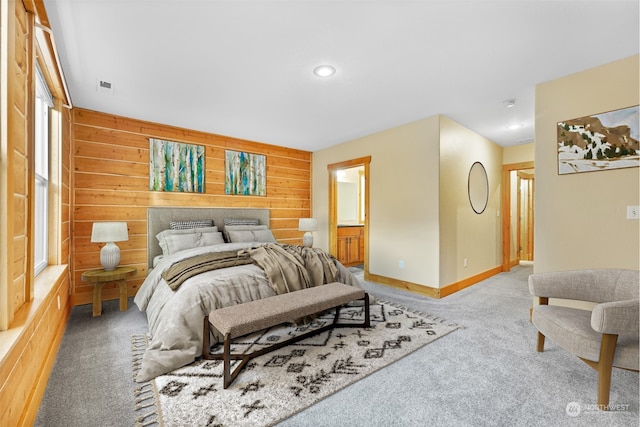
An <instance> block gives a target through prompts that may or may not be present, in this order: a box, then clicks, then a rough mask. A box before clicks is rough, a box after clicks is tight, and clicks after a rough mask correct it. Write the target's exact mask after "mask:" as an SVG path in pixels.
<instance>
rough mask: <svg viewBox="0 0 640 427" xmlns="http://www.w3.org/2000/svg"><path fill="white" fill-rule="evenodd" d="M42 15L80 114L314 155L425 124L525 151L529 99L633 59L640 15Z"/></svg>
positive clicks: (320, 9)
mask: <svg viewBox="0 0 640 427" xmlns="http://www.w3.org/2000/svg"><path fill="white" fill-rule="evenodd" d="M45 5H46V9H47V13H48V15H49V19H50V21H51V25H52V29H53V31H54V35H55V40H56V44H57V47H58V50H59V55H60V59H61V63H62V68H63V71H64V74H65V77H66V81H67V84H68V87H69V92H70V94H71V99H72V103H73V105H74V106H75V107H81V108H87V109H91V110H97V111H102V112H106V113H112V114H117V115H122V116H126V117H132V118H138V119H143V120H148V121H153V122H159V123H164V124H169V125H173V126H178V127H183V128H188V129H194V130H200V131H205V132H211V133H216V134H221V135H229V136H233V137H238V138H244V139H249V140H254V141H259V142H264V143H269V144H275V145H281V146H287V147H293V148H299V149H304V150H309V151H316V150H319V149H321V148H324V147H328V146H331V145H335V144H339V143H341V142H345V141H349V140H352V139H354V138H357V137H361V136H364V135H368V134H371V133H374V132H377V131H380V130H383V129H388V128H391V127H394V126H398V125H401V124H404V123H408V122H411V121H414V120H418V119H421V118H425V117H429V116H433V115H436V114H443V115H445V116H447V117H449V118H451V119H453V120H455V121H457V122H458V123H460V124H462V125H464V126H466V127H468V128H470V129H472V130H474V131H476V132H477V133H479V134H481V135H484V136H485V137H487V138H489V139H491V140H493V141H495V142H496V143H498V144H500V145H503V146H509V145H514V144H519V143H523V142H531V141H533V136H534V127H533V124H534V123H533V122H534V89H535V85H536V84H538V83H541V82H545V81H548V80H552V79H555V78H558V77H562V76H565V75H568V74H571V73H575V72H577V71H581V70H584V69H587V68H591V67H594V66H598V65H601V64H605V63H608V62H611V61H614V60H617V59H622V58H625V57H629V56H631V55H634V54H638V53H639V13H640V12H639V2H638V1H637V0H625V1H617V0H582V1H576V0H547V1H543V0H498V1H490V0H467V1H464V0H422V1H399V0H394V1H361V0H351V1H329V0H324V1H313V0H297V1H266V0H263V1H243V0H232V1H212V0H199V1H198V0H182V1H179V0H127V1H125V0H45ZM319 64H331V65H333V66H334V67H335V68H336V69H337V73H336V74H335V75H334V76H333V77H330V78H318V77H315V76H314V75H313V74H312V69H313V68H314V67H315V66H317V65H319ZM99 80H103V81H107V82H110V83H111V84H112V85H113V86H112V87H113V92H112V93H102V92H99V91H98V90H97V82H98V81H99ZM585 90H589V88H585ZM507 99H515V100H516V106H515V107H514V108H510V109H508V108H505V107H504V105H503V102H504V101H505V100H507ZM593 113H597V112H596V111H594V112H593ZM514 124H517V125H521V126H522V127H521V128H520V129H518V130H508V129H507V127H508V126H510V125H514Z"/></svg>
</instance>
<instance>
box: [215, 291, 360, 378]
mask: <svg viewBox="0 0 640 427" xmlns="http://www.w3.org/2000/svg"><path fill="white" fill-rule="evenodd" d="M360 299H362V300H364V321H363V322H362V323H341V322H338V317H339V315H340V306H342V305H345V304H347V303H349V302H352V301H355V300H360ZM331 308H335V309H336V313H335V317H334V319H333V322H332V323H328V324H326V325H324V326H321V327H320V328H318V329H314V330H312V331H309V332H306V333H303V334H301V335H298V336H296V337H293V338H290V339H288V340H286V341H282V342H278V343H276V344H274V345H272V346H269V347H266V348H263V349H260V350H257V351H254V352H253V353H248V354H241V353H231V340H233V339H234V338H238V337H241V336H243V335H247V334H250V333H253V332H258V331H260V330H263V329H267V328H270V327H272V326H277V325H280V324H282V323H287V322H293V321H295V320H297V319H300V318H303V317H305V316H309V315H312V314H318V313H321V312H323V311H325V310H328V309H331ZM370 325H371V323H370V319H369V295H368V294H367V293H366V292H365V291H364V290H362V289H360V288H356V287H354V286H349V285H345V284H342V283H329V284H326V285H322V286H316V287H313V288H307V289H302V290H299V291H295V292H289V293H286V294H281V295H276V296H273V297H269V298H264V299H260V300H256V301H250V302H246V303H243V304H238V305H233V306H230V307H224V308H220V309H217V310H214V311H212V312H211V313H209V315H208V316H206V317H205V318H204V331H203V342H202V357H203V358H204V359H215V360H222V361H223V362H224V377H223V380H224V388H227V387H228V386H229V385H230V384H231V383H232V382H233V380H235V378H236V377H237V376H238V374H239V373H240V371H241V370H242V368H244V367H245V365H246V364H247V363H248V362H249V361H250V360H251V359H253V358H255V357H258V356H262V355H263V354H266V353H269V352H271V351H274V350H278V349H280V348H282V347H284V346H286V345H289V344H293V343H295V342H298V341H301V340H303V339H305V338H308V337H310V336H312V335H316V334H319V333H321V332H324V331H326V330H329V329H332V328H335V327H361V328H368V327H370ZM212 327H213V328H214V329H215V330H217V331H218V332H219V333H220V334H221V335H222V336H223V337H224V343H223V351H222V353H217V354H214V353H211V349H210V347H211V344H210V332H211V328H212ZM231 360H241V362H240V364H239V365H238V366H237V367H236V368H235V369H234V371H233V372H231V366H230V365H231Z"/></svg>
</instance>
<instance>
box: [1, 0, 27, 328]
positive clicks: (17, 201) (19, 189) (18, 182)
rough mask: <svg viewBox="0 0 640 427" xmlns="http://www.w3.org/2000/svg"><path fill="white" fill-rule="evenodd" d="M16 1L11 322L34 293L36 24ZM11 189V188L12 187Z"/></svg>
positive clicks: (11, 152) (12, 66)
mask: <svg viewBox="0 0 640 427" xmlns="http://www.w3.org/2000/svg"><path fill="white" fill-rule="evenodd" d="M14 4H15V21H14V23H15V26H14V27H13V28H14V36H15V39H14V40H15V45H14V49H15V51H14V57H13V61H11V60H9V70H10V71H9V75H10V76H11V83H12V84H11V87H10V89H9V90H10V92H9V111H8V114H9V141H11V142H12V143H11V145H12V147H9V150H8V153H7V154H8V156H9V158H8V159H7V160H8V161H7V164H10V165H12V168H13V176H10V177H9V178H11V179H10V180H9V186H10V187H12V190H13V199H12V200H9V203H10V205H9V206H8V211H9V215H10V217H12V218H13V221H12V223H11V224H8V231H9V233H10V234H12V235H13V242H12V243H13V251H11V252H10V253H8V254H7V255H8V257H10V259H8V263H9V265H12V266H13V268H12V269H10V270H9V271H11V272H12V277H10V278H9V284H10V285H9V293H8V301H9V304H10V313H9V314H10V318H9V323H10V322H11V321H12V320H13V316H14V315H15V313H16V312H17V311H18V310H19V309H20V307H22V305H23V304H24V303H25V302H27V301H28V300H29V299H30V297H31V295H30V291H29V284H28V283H27V277H28V275H27V273H28V270H27V258H28V257H27V226H28V225H27V218H28V217H29V215H28V214H29V206H28V203H27V200H28V196H29V185H28V183H29V179H28V178H29V175H28V173H29V159H28V157H27V152H28V150H29V148H28V146H29V138H28V134H29V132H28V126H29V117H28V116H29V114H28V111H29V97H28V96H27V94H28V93H29V86H30V81H31V76H30V72H31V70H30V67H32V66H33V60H32V58H33V44H32V42H31V41H30V32H31V30H32V27H31V25H30V20H29V17H28V14H27V11H26V10H25V8H24V6H23V5H22V3H21V2H16V3H14ZM9 191H11V189H10V190H9Z"/></svg>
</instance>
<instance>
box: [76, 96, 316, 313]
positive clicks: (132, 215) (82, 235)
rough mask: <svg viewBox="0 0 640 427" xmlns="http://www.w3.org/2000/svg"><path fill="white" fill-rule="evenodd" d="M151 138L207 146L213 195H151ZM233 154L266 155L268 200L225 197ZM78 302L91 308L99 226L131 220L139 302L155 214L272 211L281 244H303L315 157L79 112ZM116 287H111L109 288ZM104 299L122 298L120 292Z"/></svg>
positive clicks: (124, 245)
mask: <svg viewBox="0 0 640 427" xmlns="http://www.w3.org/2000/svg"><path fill="white" fill-rule="evenodd" d="M149 138H159V139H165V140H170V141H176V142H184V143H191V144H199V145H204V146H205V147H206V159H205V169H206V178H205V193H172V192H161V191H150V190H149ZM226 149H232V150H237V151H245V152H251V153H257V154H264V155H266V161H267V195H266V197H259V196H237V195H235V196H231V195H225V191H224V179H225V172H224V162H225V160H224V154H225V150H226ZM72 150H73V182H72V194H73V199H72V217H73V219H72V233H71V234H72V236H73V240H72V302H73V304H74V305H77V304H87V303H89V302H90V301H91V293H92V291H93V286H92V285H90V284H88V283H86V282H83V281H82V279H81V276H82V273H83V272H84V271H86V270H88V269H93V268H100V254H99V252H100V248H101V244H97V243H91V228H92V224H93V222H94V221H126V222H127V225H128V228H129V240H128V241H127V242H119V243H118V246H119V247H120V250H121V258H120V264H121V265H131V266H135V267H137V268H138V274H137V276H136V277H134V278H132V279H131V280H129V281H128V283H127V284H128V287H129V295H134V294H135V292H136V290H137V289H138V287H139V286H140V284H141V283H142V281H143V280H144V277H145V276H146V274H147V269H146V265H147V263H146V254H147V246H146V245H147V243H146V242H147V236H146V230H147V221H146V217H147V207H150V206H191V207H198V206H201V207H236V208H237V207H246V208H269V209H270V210H271V224H270V227H271V229H272V230H273V233H274V236H275V238H276V239H277V240H278V241H279V242H282V243H293V244H296V243H301V242H302V232H300V231H298V219H299V218H302V217H308V216H310V213H311V212H310V206H311V153H310V152H307V151H301V150H295V149H290V148H285V147H279V146H274V145H268V144H263V143H258V142H251V141H246V140H240V139H235V138H231V137H226V136H220V135H214V134H209V133H204V132H198V131H192V130H187V129H181V128H176V127H172V126H167V125H162V124H157V123H150V122H144V121H140V120H135V119H130V118H125V117H119V116H114V115H110V114H104V113H99V112H94V111H89V110H84V109H79V108H74V110H73V146H72ZM107 286H109V285H107ZM107 286H105V288H103V295H102V299H103V300H107V299H116V298H117V297H118V293H117V292H118V291H117V289H115V287H113V286H112V287H111V288H107Z"/></svg>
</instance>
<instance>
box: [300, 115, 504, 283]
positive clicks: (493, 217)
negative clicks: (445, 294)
mask: <svg viewBox="0 0 640 427" xmlns="http://www.w3.org/2000/svg"><path fill="white" fill-rule="evenodd" d="M502 155H503V154H502V147H500V146H498V145H496V144H494V143H493V142H491V141H489V140H487V139H486V138H484V137H482V136H480V135H478V134H476V133H474V132H472V131H470V130H469V129H466V128H464V127H463V126H461V125H459V124H457V123H455V122H453V121H452V120H450V119H448V118H446V117H443V116H433V117H429V118H426V119H423V120H419V121H416V122H412V123H409V124H406V125H403V126H399V127H396V128H393V129H388V130H385V131H383V132H379V133H376V134H373V135H369V136H366V137H363V138H359V139H357V140H354V141H350V142H347V143H344V144H340V145H336V146H334V147H331V148H328V149H325V150H321V151H318V152H315V153H314V154H313V215H314V216H315V217H317V218H318V221H319V227H320V230H319V231H318V233H317V235H316V244H317V246H319V247H322V248H325V249H327V248H328V247H329V242H328V234H329V233H328V228H327V227H328V197H329V196H328V181H329V180H328V172H327V165H329V164H332V163H338V162H343V161H347V160H350V159H355V158H359V157H363V156H371V168H370V200H369V203H370V216H369V265H368V269H369V272H370V273H371V274H374V275H378V276H382V277H386V278H390V279H394V280H397V281H404V282H410V283H413V284H417V285H422V286H428V287H431V288H440V287H443V286H446V285H449V284H451V283H454V282H458V281H460V280H463V279H466V278H469V277H471V276H473V275H476V274H479V273H482V272H485V271H487V270H490V269H492V268H495V267H497V266H499V265H500V263H501V252H500V251H501V247H500V241H501V239H500V218H499V216H498V211H499V209H500V182H501V171H502ZM475 161H480V162H482V163H483V164H484V165H485V167H486V169H487V171H488V175H489V186H490V189H489V196H490V199H489V205H488V207H487V209H486V210H485V212H484V213H483V214H481V215H478V214H476V213H474V212H473V210H472V209H471V206H470V204H469V198H468V194H467V178H468V174H469V169H470V167H471V165H472V164H473V162H475ZM464 258H467V260H468V266H467V267H466V268H465V267H464V266H463V260H464ZM400 260H403V261H404V268H400V267H399V264H400Z"/></svg>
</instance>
